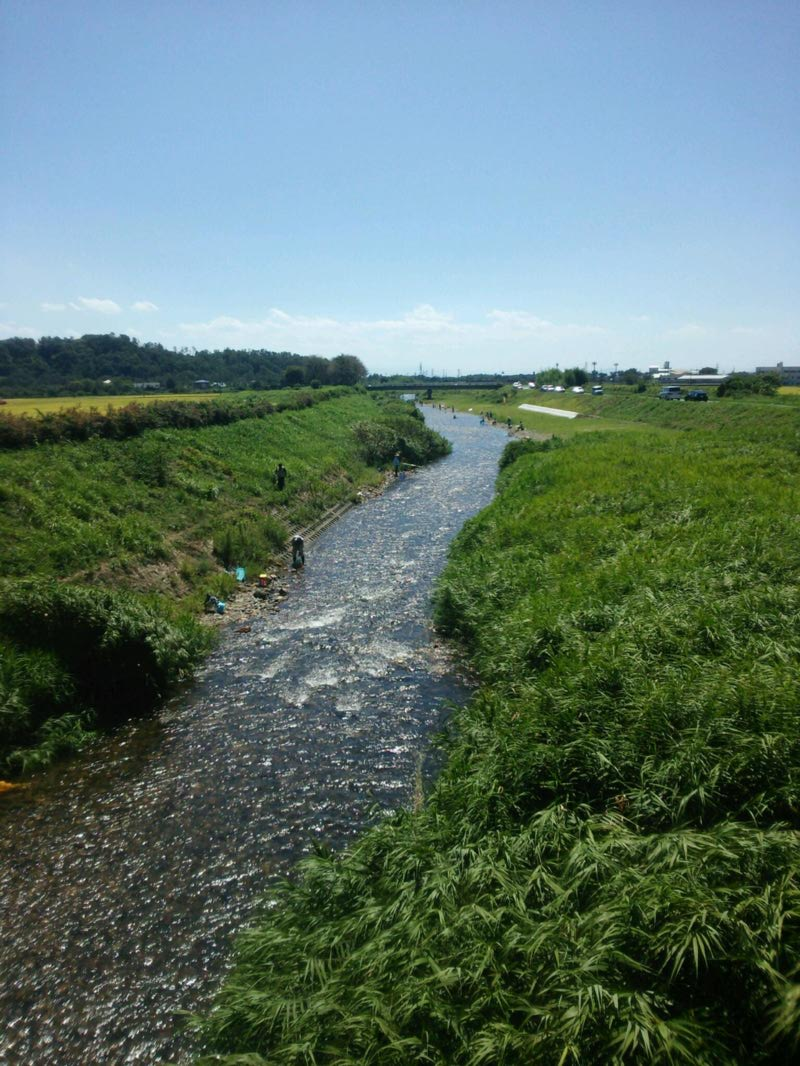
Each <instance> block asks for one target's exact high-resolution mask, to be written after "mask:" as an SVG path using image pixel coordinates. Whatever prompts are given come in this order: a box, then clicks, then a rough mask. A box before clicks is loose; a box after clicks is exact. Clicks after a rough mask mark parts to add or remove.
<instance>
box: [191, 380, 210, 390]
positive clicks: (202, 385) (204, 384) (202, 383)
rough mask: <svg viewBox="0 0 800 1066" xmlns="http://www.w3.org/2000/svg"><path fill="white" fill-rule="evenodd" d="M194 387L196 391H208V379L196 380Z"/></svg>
mask: <svg viewBox="0 0 800 1066" xmlns="http://www.w3.org/2000/svg"><path fill="white" fill-rule="evenodd" d="M194 386H195V388H196V389H210V388H211V382H210V381H209V380H208V378H198V380H197V381H195V383H194Z"/></svg>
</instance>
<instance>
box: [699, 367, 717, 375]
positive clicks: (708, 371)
mask: <svg viewBox="0 0 800 1066" xmlns="http://www.w3.org/2000/svg"><path fill="white" fill-rule="evenodd" d="M700 373H701V374H716V373H717V368H716V367H715V366H704V367H703V368H702V370H700Z"/></svg>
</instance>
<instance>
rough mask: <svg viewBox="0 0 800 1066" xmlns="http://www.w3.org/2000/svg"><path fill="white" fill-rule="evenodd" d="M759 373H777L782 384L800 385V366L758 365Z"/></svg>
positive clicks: (757, 370)
mask: <svg viewBox="0 0 800 1066" xmlns="http://www.w3.org/2000/svg"><path fill="white" fill-rule="evenodd" d="M756 373H757V374H777V375H778V377H779V378H780V379H781V385H800V366H784V365H783V363H778V365H777V366H757V367H756Z"/></svg>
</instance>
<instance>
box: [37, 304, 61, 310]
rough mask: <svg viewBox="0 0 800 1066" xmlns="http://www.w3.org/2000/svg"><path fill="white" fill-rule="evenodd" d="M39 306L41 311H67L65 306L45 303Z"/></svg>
mask: <svg viewBox="0 0 800 1066" xmlns="http://www.w3.org/2000/svg"><path fill="white" fill-rule="evenodd" d="M39 306H40V307H41V309H42V310H43V311H66V309H67V305H66V304H50V303H47V302H45V303H42V304H40V305H39Z"/></svg>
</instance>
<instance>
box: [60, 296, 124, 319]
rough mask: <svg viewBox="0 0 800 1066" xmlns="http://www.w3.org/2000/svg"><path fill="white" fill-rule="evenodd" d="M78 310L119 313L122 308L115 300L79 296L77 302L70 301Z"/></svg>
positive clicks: (102, 313)
mask: <svg viewBox="0 0 800 1066" xmlns="http://www.w3.org/2000/svg"><path fill="white" fill-rule="evenodd" d="M70 307H73V308H74V309H75V310H76V311H97V312H99V313H100V314H101V315H117V314H119V312H120V311H121V310H122V308H121V307H120V306H119V304H118V303H116V302H115V301H114V300H101V299H99V298H98V297H96V296H79V297H78V302H77V303H72V302H70Z"/></svg>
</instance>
